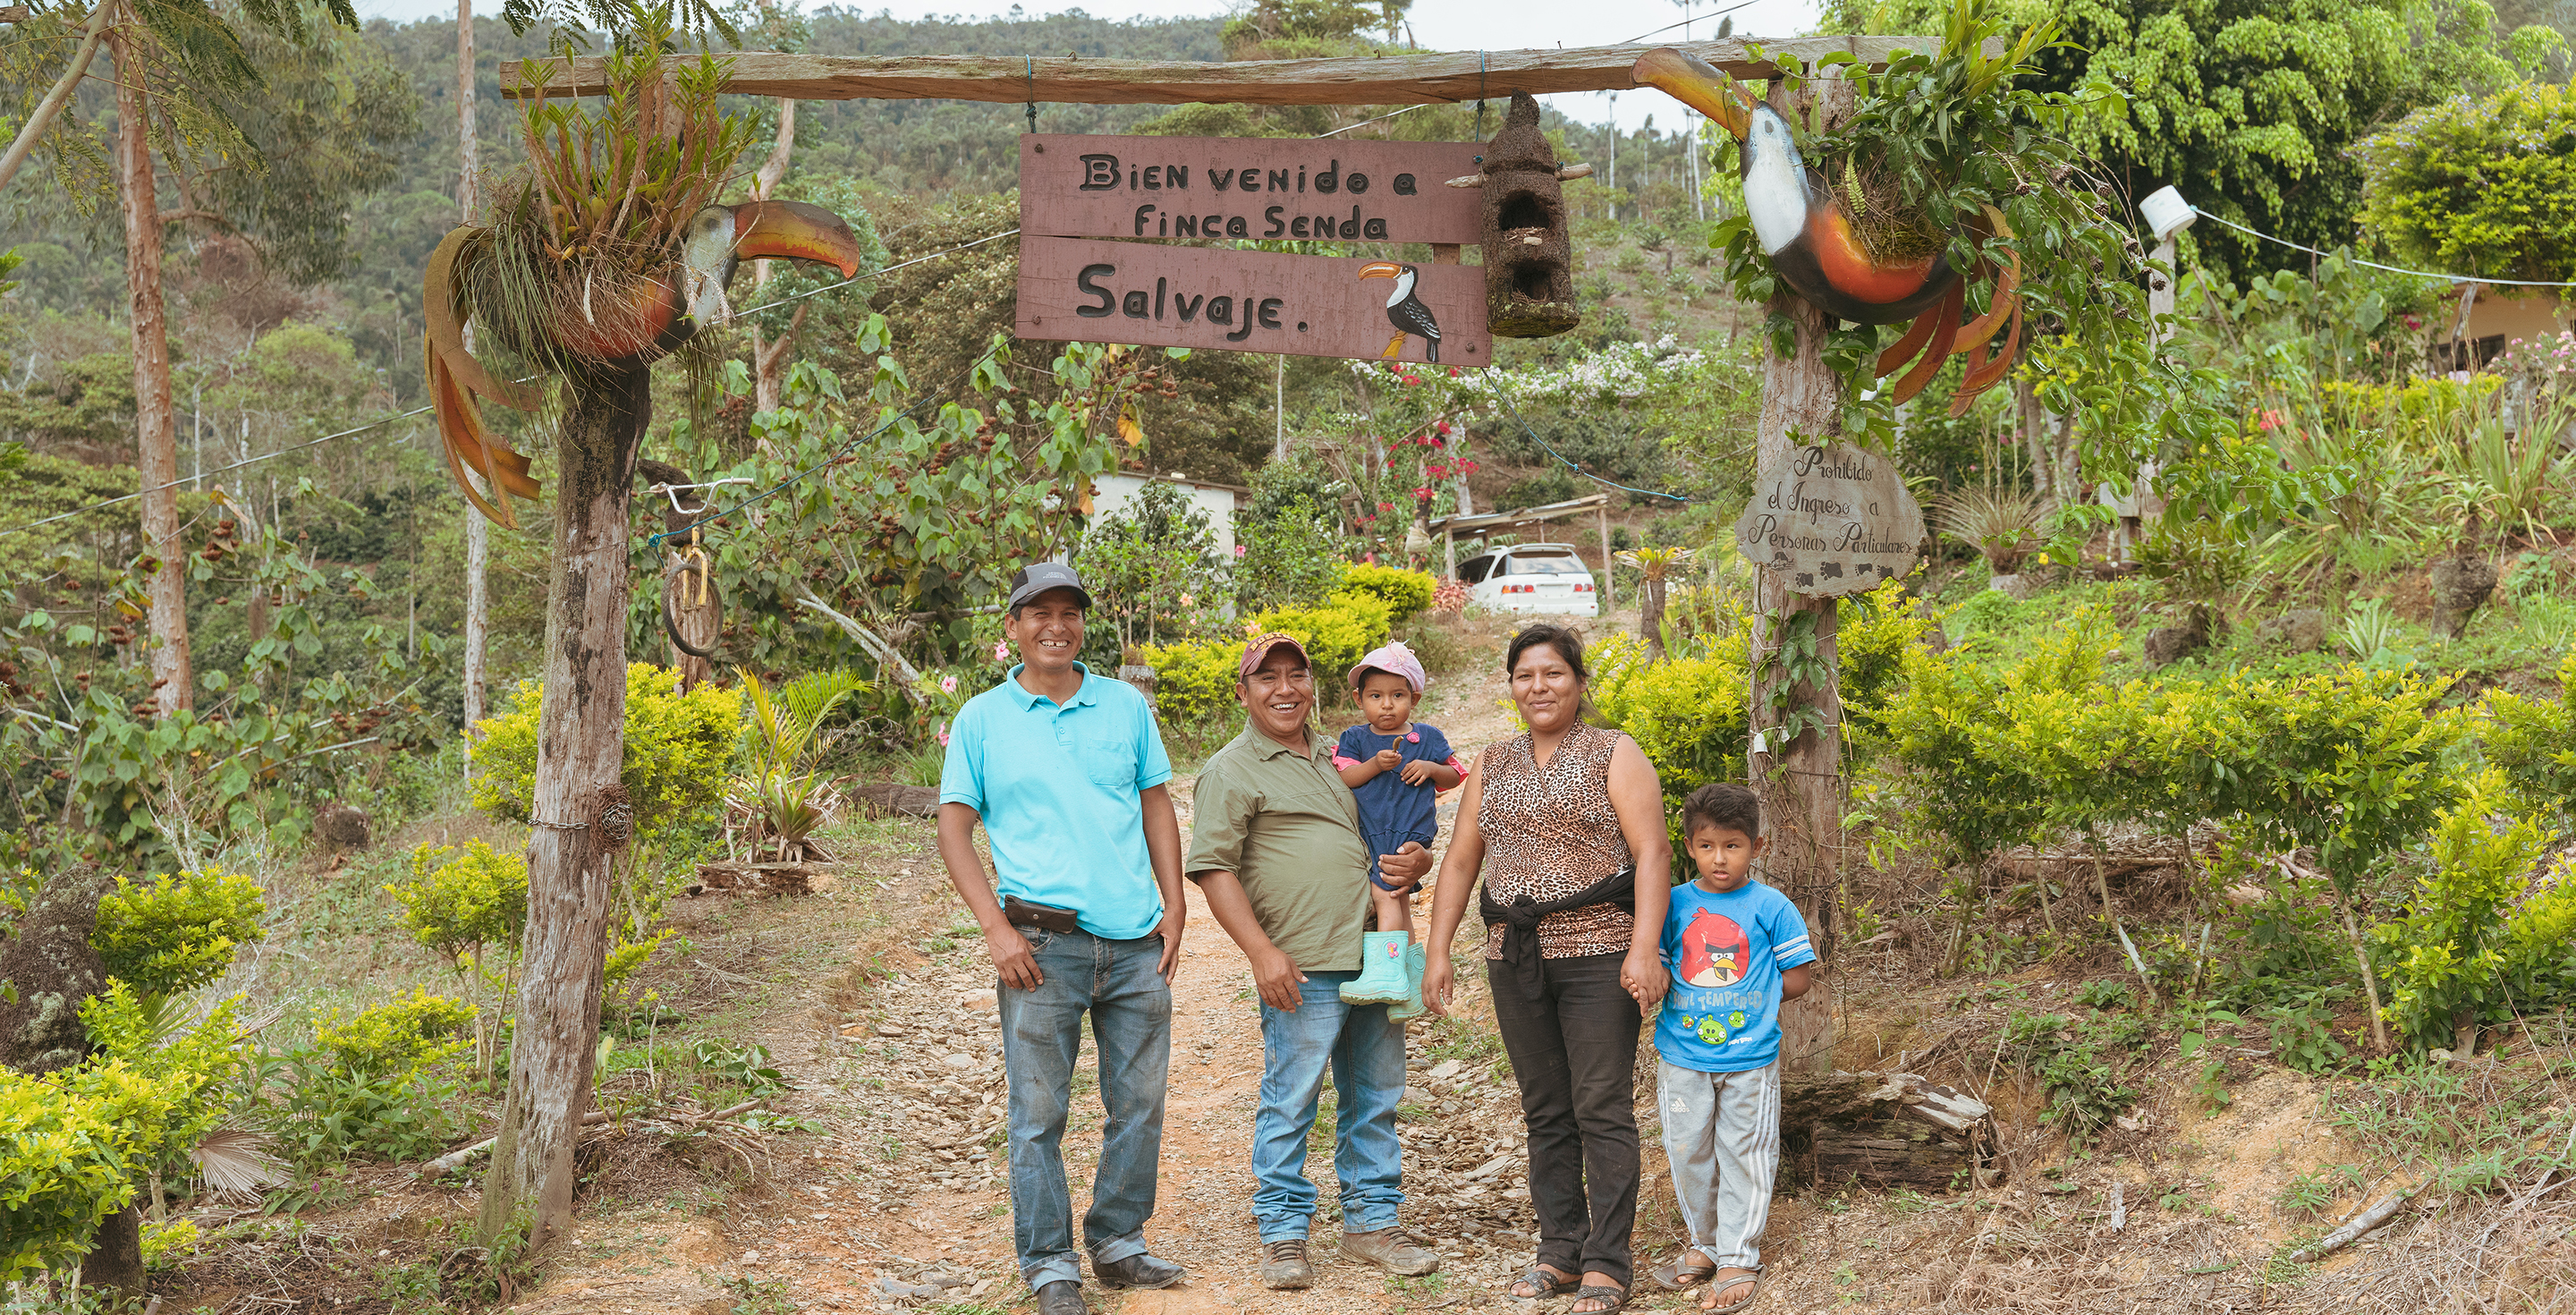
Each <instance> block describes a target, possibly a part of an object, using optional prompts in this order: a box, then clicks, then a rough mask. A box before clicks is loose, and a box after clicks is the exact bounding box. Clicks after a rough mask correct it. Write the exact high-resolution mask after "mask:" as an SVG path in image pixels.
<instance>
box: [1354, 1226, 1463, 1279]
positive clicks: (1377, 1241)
mask: <svg viewBox="0 0 2576 1315" xmlns="http://www.w3.org/2000/svg"><path fill="white" fill-rule="evenodd" d="M1342 1254H1343V1255H1345V1256H1348V1257H1350V1258H1351V1259H1353V1260H1365V1261H1367V1262H1368V1263H1370V1264H1372V1265H1375V1266H1377V1267H1378V1268H1380V1269H1383V1270H1385V1271H1386V1272H1387V1273H1390V1274H1428V1273H1430V1272H1431V1271H1433V1270H1435V1269H1438V1268H1440V1257H1439V1256H1437V1255H1435V1254H1433V1253H1432V1252H1430V1251H1427V1250H1424V1249H1423V1248H1421V1247H1418V1246H1415V1245H1414V1244H1412V1243H1411V1242H1408V1241H1405V1240H1404V1234H1403V1233H1402V1232H1400V1231H1398V1230H1396V1229H1392V1228H1381V1229H1378V1230H1377V1231H1376V1232H1373V1233H1344V1234H1342Z"/></svg>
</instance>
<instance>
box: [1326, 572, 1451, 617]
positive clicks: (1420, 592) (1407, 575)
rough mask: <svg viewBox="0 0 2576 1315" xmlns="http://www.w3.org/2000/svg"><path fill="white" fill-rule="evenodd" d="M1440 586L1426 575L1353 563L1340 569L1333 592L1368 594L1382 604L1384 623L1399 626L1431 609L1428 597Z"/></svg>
mask: <svg viewBox="0 0 2576 1315" xmlns="http://www.w3.org/2000/svg"><path fill="white" fill-rule="evenodd" d="M1439 584H1440V582H1439V581H1438V580H1435V579H1433V578H1432V576H1431V573H1430V572H1428V571H1408V570H1405V569H1403V568H1402V567H1397V566H1373V565H1370V564H1369V563H1366V562H1357V563H1353V564H1351V565H1349V566H1345V567H1343V568H1342V583H1341V586H1340V588H1339V589H1338V590H1336V592H1338V593H1346V594H1371V595H1374V596H1376V597H1378V598H1380V599H1383V600H1385V602H1386V607H1387V619H1388V620H1389V621H1395V622H1400V621H1402V620H1404V619H1405V618H1407V617H1409V616H1412V615H1413V614H1414V613H1416V612H1419V611H1422V610H1424V609H1426V608H1428V607H1430V606H1431V594H1432V591H1433V590H1434V589H1437V588H1438V587H1439Z"/></svg>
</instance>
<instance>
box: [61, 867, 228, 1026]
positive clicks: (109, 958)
mask: <svg viewBox="0 0 2576 1315" xmlns="http://www.w3.org/2000/svg"><path fill="white" fill-rule="evenodd" d="M267 908H268V901H267V896H266V895H264V894H263V893H262V892H261V891H260V888H259V883H258V882H255V881H252V880H251V879H250V878H248V877H245V876H240V875H237V874H233V873H227V872H222V871H217V870H212V869H209V870H207V871H204V872H180V873H176V874H169V873H165V874H163V875H160V876H156V877H151V878H147V879H146V880H144V881H143V882H142V883H141V884H140V885H138V884H136V883H134V882H132V881H128V880H127V879H125V878H124V877H118V878H117V879H116V889H114V890H111V891H109V892H108V893H107V894H106V895H105V896H104V897H103V898H101V899H100V900H99V902H98V925H97V927H96V928H95V929H94V930H92V931H91V933H90V946H91V948H93V949H95V950H97V951H98V954H99V958H100V959H102V960H104V961H105V962H106V964H107V975H108V976H110V977H113V978H115V979H117V980H118V981H121V982H129V983H131V984H133V986H134V988H135V989H136V990H138V991H141V992H142V993H144V994H145V995H171V994H176V993H178V992H181V991H193V990H195V989H197V988H198V987H200V986H204V985H206V984H208V983H210V982H212V981H214V980H215V979H216V978H218V977H221V976H223V975H224V970H225V969H227V968H229V967H231V966H232V961H233V948H234V947H235V946H236V945H238V944H240V943H241V942H244V941H255V940H258V939H259V938H260V937H261V936H262V935H263V933H262V932H261V931H260V927H259V919H260V915H261V914H262V913H264V912H266V911H267Z"/></svg>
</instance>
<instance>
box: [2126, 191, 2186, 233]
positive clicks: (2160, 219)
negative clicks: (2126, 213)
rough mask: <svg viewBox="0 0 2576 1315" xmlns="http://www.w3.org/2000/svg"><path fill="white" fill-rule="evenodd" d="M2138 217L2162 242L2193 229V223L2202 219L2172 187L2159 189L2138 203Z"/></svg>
mask: <svg viewBox="0 0 2576 1315" xmlns="http://www.w3.org/2000/svg"><path fill="white" fill-rule="evenodd" d="M2138 216H2139V217H2140V218H2142V219H2144V220H2146V221H2147V227H2148V228H2150V229H2153V230H2155V234H2156V240H2157V241H2158V242H2162V241H2165V240H2166V239H2168V238H2171V237H2172V236H2173V235H2174V234H2176V233H2179V232H2181V231H2183V230H2184V229H2186V228H2189V227H2191V224H2192V221H2193V220H2195V219H2198V218H2200V212H2199V211H2197V210H2194V209H2192V208H2191V202H2189V201H2186V200H2184V199H2182V193H2180V192H2178V191H2175V190H2174V189H2173V188H2170V187H2159V188H2157V189H2156V190H2155V191H2154V192H2152V193H2150V194H2148V196H2147V199H2146V200H2144V201H2140V202H2139V203H2138Z"/></svg>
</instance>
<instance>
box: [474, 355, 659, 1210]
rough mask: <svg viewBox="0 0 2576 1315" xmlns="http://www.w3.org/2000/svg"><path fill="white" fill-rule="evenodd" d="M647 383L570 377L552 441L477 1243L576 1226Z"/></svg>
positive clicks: (595, 1035)
mask: <svg viewBox="0 0 2576 1315" xmlns="http://www.w3.org/2000/svg"><path fill="white" fill-rule="evenodd" d="M650 382H651V375H650V372H649V369H648V367H646V366H643V365H633V366H629V367H627V368H625V369H623V370H615V371H602V372H600V373H595V374H579V373H576V374H574V375H572V376H570V379H569V383H570V387H571V394H572V401H571V405H570V408H569V410H568V411H567V413H566V414H565V416H564V419H563V424H562V427H561V429H560V430H559V431H558V433H557V436H556V440H555V454H556V455H555V460H556V467H557V471H558V473H557V475H556V476H555V479H556V484H555V524H556V535H557V538H556V540H555V552H554V572H553V582H552V587H551V588H550V590H549V592H548V595H547V600H546V661H545V670H544V679H545V699H544V702H543V703H542V704H541V705H540V706H539V709H538V712H537V779H536V801H535V807H534V809H533V820H534V822H535V825H534V827H533V828H532V830H531V831H530V834H529V837H528V929H527V956H526V958H525V960H524V961H523V966H524V971H525V977H526V985H525V986H524V987H523V988H522V990H521V992H520V997H519V1025H518V1032H517V1035H516V1038H515V1040H514V1042H513V1044H512V1046H511V1050H510V1091H509V1096H508V1098H507V1100H506V1101H505V1102H504V1103H503V1106H502V1111H501V1126H500V1130H499V1136H498V1139H497V1141H496V1143H495V1144H494V1146H493V1148H492V1167H491V1170H490V1172H489V1173H488V1174H487V1175H486V1176H485V1178H484V1180H483V1210H482V1214H481V1217H480V1218H479V1220H478V1221H477V1225H476V1228H477V1232H478V1233H479V1234H480V1236H481V1237H482V1239H483V1240H484V1242H485V1244H486V1245H489V1244H490V1243H491V1242H492V1241H493V1240H494V1239H496V1238H498V1237H500V1236H501V1235H502V1234H503V1233H504V1232H505V1231H507V1230H508V1229H509V1228H510V1227H511V1225H512V1223H513V1222H514V1221H515V1220H516V1219H518V1218H519V1217H520V1216H521V1215H523V1214H524V1215H526V1216H527V1217H528V1218H529V1221H530V1225H531V1227H530V1241H531V1243H541V1242H543V1241H544V1240H545V1239H547V1238H549V1237H551V1236H554V1235H556V1234H558V1233H562V1232H569V1231H570V1229H571V1227H572V1194H573V1178H574V1174H573V1146H574V1143H575V1142H576V1141H578V1140H579V1138H580V1136H581V1116H582V1112H583V1107H584V1106H585V1105H587V1104H588V1103H589V1100H590V1085H591V1063H592V1059H593V1056H594V1055H595V1053H596V1052H597V1049H598V1045H599V1009H600V997H601V993H602V984H601V980H600V971H601V967H602V964H603V963H604V961H605V959H606V956H607V950H608V914H609V873H608V860H609V857H610V853H609V850H608V849H607V848H606V846H605V845H604V844H603V843H602V840H601V836H600V832H599V828H598V826H597V814H598V811H599V801H600V796H601V794H602V792H603V791H605V790H607V789H608V788H609V787H610V786H613V785H616V784H617V780H618V769H619V767H620V765H621V761H622V759H623V758H624V748H625V738H626V605H627V593H628V578H627V549H628V544H627V534H628V530H627V524H628V514H629V501H628V499H629V497H630V495H631V489H630V488H629V485H630V484H631V483H632V482H633V480H634V464H633V463H634V458H635V452H636V446H637V444H638V443H639V442H640V441H641V440H642V438H643V436H644V427H645V424H646V423H647V422H648V421H649V420H650V419H651V418H652V413H653V401H652V393H651V389H650Z"/></svg>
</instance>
